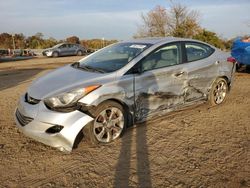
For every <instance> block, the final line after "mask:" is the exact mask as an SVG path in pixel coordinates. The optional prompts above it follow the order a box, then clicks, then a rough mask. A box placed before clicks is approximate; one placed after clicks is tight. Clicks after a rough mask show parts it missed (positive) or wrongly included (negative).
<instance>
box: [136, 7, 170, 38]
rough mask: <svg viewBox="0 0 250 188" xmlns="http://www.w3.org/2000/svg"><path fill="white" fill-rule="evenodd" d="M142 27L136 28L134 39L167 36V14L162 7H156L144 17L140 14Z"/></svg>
mask: <svg viewBox="0 0 250 188" xmlns="http://www.w3.org/2000/svg"><path fill="white" fill-rule="evenodd" d="M141 18H142V22H143V23H142V25H140V26H139V27H138V33H137V34H136V35H135V38H137V37H138V38H141V37H164V36H167V35H169V34H170V33H169V32H168V22H169V18H168V14H167V10H166V9H165V8H164V7H162V6H159V5H158V6H156V7H155V8H154V9H153V10H151V11H149V12H148V13H147V14H146V15H144V14H142V15H141Z"/></svg>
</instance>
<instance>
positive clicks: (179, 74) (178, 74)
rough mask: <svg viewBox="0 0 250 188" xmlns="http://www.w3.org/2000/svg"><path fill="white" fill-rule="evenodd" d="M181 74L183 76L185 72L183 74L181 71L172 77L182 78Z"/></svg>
mask: <svg viewBox="0 0 250 188" xmlns="http://www.w3.org/2000/svg"><path fill="white" fill-rule="evenodd" d="M183 74H185V72H184V71H181V72H178V73H175V74H174V76H175V77H180V76H182V75H183Z"/></svg>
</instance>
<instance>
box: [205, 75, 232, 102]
mask: <svg viewBox="0 0 250 188" xmlns="http://www.w3.org/2000/svg"><path fill="white" fill-rule="evenodd" d="M227 93H228V83H227V81H226V80H225V79H224V78H217V79H216V80H215V81H214V83H213V85H212V88H211V90H210V93H209V98H208V99H209V103H210V104H211V106H215V105H219V104H221V103H223V102H224V101H225V99H226V96H227Z"/></svg>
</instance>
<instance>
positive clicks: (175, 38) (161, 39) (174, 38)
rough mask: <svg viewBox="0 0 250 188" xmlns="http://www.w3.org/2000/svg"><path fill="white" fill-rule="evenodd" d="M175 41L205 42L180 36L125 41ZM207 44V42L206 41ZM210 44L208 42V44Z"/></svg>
mask: <svg viewBox="0 0 250 188" xmlns="http://www.w3.org/2000/svg"><path fill="white" fill-rule="evenodd" d="M175 41H192V42H199V43H204V42H202V41H199V40H194V39H189V38H178V37H149V38H139V39H131V40H127V41H123V42H131V43H145V44H152V45H154V44H157V43H162V42H166V43H167V42H175ZM205 44H207V43H205ZM207 45H208V44H207Z"/></svg>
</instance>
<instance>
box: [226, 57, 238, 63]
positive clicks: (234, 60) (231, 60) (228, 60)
mask: <svg viewBox="0 0 250 188" xmlns="http://www.w3.org/2000/svg"><path fill="white" fill-rule="evenodd" d="M227 62H230V63H235V62H236V59H235V58H233V57H228V58H227Z"/></svg>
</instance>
